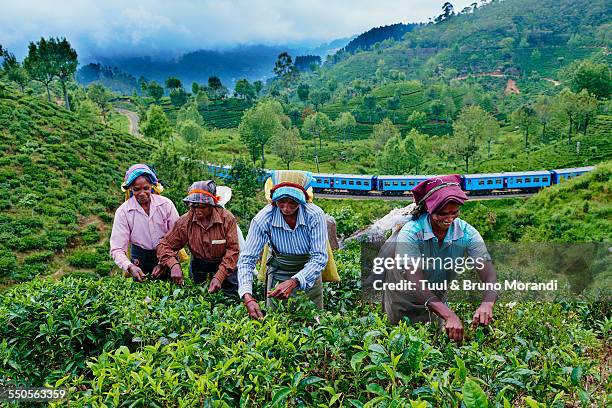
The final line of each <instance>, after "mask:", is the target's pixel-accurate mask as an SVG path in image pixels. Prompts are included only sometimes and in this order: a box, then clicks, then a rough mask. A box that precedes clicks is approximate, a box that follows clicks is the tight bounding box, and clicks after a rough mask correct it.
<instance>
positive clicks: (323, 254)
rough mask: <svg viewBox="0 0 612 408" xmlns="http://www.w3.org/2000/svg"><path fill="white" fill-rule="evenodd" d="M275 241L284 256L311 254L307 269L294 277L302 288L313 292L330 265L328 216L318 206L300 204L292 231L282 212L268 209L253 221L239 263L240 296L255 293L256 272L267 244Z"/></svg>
mask: <svg viewBox="0 0 612 408" xmlns="http://www.w3.org/2000/svg"><path fill="white" fill-rule="evenodd" d="M270 240H272V244H273V245H274V247H275V248H276V250H277V251H278V252H280V253H283V254H292V255H298V254H310V259H309V261H308V262H307V263H306V265H304V268H303V269H302V270H301V271H299V272H298V273H296V274H295V275H294V276H293V277H294V278H296V279H297V280H298V281H299V282H300V289H302V290H308V289H310V288H311V287H312V286H313V285H314V283H315V281H316V280H317V278H318V277H319V275H321V272H322V271H323V269H325V265H327V244H326V240H327V225H326V222H325V213H324V212H323V210H322V209H321V208H319V207H318V206H316V205H314V204H311V203H307V204H300V206H299V209H298V214H297V221H296V224H295V229H291V227H289V225H288V224H287V222H286V221H285V219H284V218H283V214H282V213H281V211H280V209H279V208H278V207H276V206H273V205H267V206H265V207H264V208H263V209H262V210H261V211H260V212H259V213H258V214H257V215H256V216H255V218H253V220H252V221H251V226H250V227H249V233H248V235H247V239H246V244H245V248H244V250H243V251H242V253H241V254H240V259H239V260H238V285H239V289H238V295H239V296H240V297H242V296H244V294H245V293H253V271H254V270H255V264H256V262H257V260H258V259H259V256H260V254H261V251H262V249H263V247H264V245H265V244H267V243H268V242H269V241H270Z"/></svg>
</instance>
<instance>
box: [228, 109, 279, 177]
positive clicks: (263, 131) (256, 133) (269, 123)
mask: <svg viewBox="0 0 612 408" xmlns="http://www.w3.org/2000/svg"><path fill="white" fill-rule="evenodd" d="M285 120H286V121H288V118H286V117H285V115H284V113H283V107H282V106H281V104H280V103H279V102H278V101H274V100H265V101H262V102H260V103H258V104H257V105H255V106H253V107H252V108H250V109H248V110H247V111H246V112H245V113H244V114H243V116H242V120H241V121H240V125H239V126H238V133H239V134H240V139H241V140H242V141H243V142H244V144H246V145H247V147H248V148H249V150H250V152H251V158H252V159H253V164H255V160H256V158H257V151H258V150H259V152H260V154H261V166H262V167H264V166H265V163H266V158H265V153H264V149H265V146H266V144H267V143H268V141H269V140H270V139H271V138H272V137H274V136H275V135H277V134H278V133H279V132H281V131H282V130H283V129H284V127H283V122H285Z"/></svg>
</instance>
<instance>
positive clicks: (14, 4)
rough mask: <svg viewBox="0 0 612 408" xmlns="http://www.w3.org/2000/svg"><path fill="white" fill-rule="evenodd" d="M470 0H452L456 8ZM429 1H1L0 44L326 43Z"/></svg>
mask: <svg viewBox="0 0 612 408" xmlns="http://www.w3.org/2000/svg"><path fill="white" fill-rule="evenodd" d="M474 1H476V0H462V1H452V4H453V5H454V6H455V11H460V10H461V9H463V7H465V6H467V5H468V4H470V3H473V2H474ZM443 3H444V1H435V0H199V1H196V0H193V1H187V0H131V1H119V0H55V1H49V0H0V44H2V45H3V46H5V47H7V48H8V49H9V50H10V51H12V52H13V53H15V55H16V56H17V57H18V58H22V57H24V56H25V54H26V52H27V44H28V43H29V42H30V41H32V40H38V39H39V38H40V37H41V36H44V37H49V36H62V37H64V36H65V37H66V38H68V40H69V41H70V42H71V44H72V45H73V47H74V48H76V50H77V51H78V53H79V56H80V58H79V59H80V60H81V61H83V59H87V58H90V57H91V56H92V55H101V54H108V53H110V54H115V53H121V54H133V55H148V54H154V53H155V52H156V51H164V52H167V51H173V52H174V53H176V54H179V53H182V52H185V51H191V50H196V49H203V48H226V47H231V46H234V45H237V44H258V43H261V44H270V45H275V44H289V43H297V42H304V41H307V42H327V41H331V40H334V39H336V38H342V37H348V36H351V35H353V34H359V33H361V32H363V31H366V30H368V29H370V28H372V27H375V26H380V25H387V24H393V23H398V22H403V23H408V22H426V21H428V19H429V18H430V17H432V16H435V15H437V14H440V12H441V6H442V4H443Z"/></svg>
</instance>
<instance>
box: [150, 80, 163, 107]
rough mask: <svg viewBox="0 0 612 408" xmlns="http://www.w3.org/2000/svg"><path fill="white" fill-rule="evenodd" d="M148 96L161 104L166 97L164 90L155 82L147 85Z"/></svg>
mask: <svg viewBox="0 0 612 408" xmlns="http://www.w3.org/2000/svg"><path fill="white" fill-rule="evenodd" d="M147 94H148V95H149V96H150V97H151V98H153V99H154V100H155V103H157V104H159V100H160V99H161V97H162V96H164V88H163V87H162V86H161V85H160V84H158V83H157V82H155V81H151V82H149V83H148V85H147Z"/></svg>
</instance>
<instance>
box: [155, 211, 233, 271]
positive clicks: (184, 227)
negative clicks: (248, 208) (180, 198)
mask: <svg viewBox="0 0 612 408" xmlns="http://www.w3.org/2000/svg"><path fill="white" fill-rule="evenodd" d="M185 245H187V247H188V248H189V251H191V256H194V257H196V258H198V259H202V260H206V261H221V264H220V265H219V269H218V270H217V273H216V274H215V277H216V278H217V279H219V281H220V282H223V281H224V280H225V278H226V277H227V276H228V275H229V274H230V273H232V272H233V271H234V270H235V268H236V263H237V262H238V254H239V248H238V233H237V227H236V218H234V215H233V214H232V213H231V212H229V211H228V210H226V209H224V208H221V207H214V208H213V212H212V215H211V219H210V222H209V223H208V224H206V223H204V224H203V223H201V222H199V221H198V220H197V219H196V217H195V214H193V212H191V211H189V212H187V213H186V214H184V215H182V216H181V217H180V218H179V220H178V221H177V222H176V224H175V225H174V228H172V230H171V231H170V232H169V233H168V235H166V237H165V238H164V239H162V240H161V242H160V243H159V245H158V246H157V257H158V258H159V263H160V264H162V265H166V266H168V267H172V265H174V264H175V263H176V254H177V252H178V251H179V250H180V249H181V248H183V247H184V246H185Z"/></svg>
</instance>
